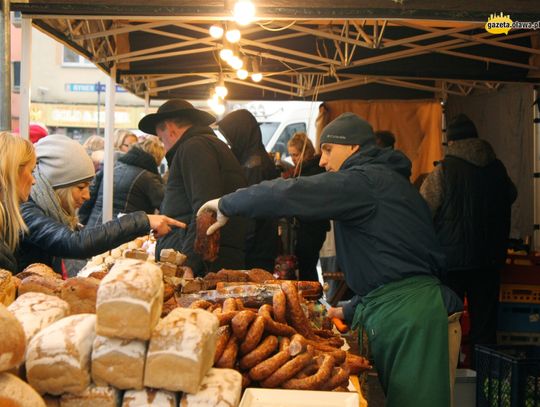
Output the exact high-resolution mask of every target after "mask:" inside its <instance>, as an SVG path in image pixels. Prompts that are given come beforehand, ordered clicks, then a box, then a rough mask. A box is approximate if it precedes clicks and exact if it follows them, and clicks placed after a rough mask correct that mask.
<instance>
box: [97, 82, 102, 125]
mask: <svg viewBox="0 0 540 407" xmlns="http://www.w3.org/2000/svg"><path fill="white" fill-rule="evenodd" d="M96 86H97V128H96V134H97V135H98V136H99V133H100V127H101V126H100V124H99V111H100V110H101V82H99V81H98V83H97V85H96Z"/></svg>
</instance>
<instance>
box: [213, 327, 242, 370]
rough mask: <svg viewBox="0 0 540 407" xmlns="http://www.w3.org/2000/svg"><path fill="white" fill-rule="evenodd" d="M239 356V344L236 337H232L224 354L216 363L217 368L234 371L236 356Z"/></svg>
mask: <svg viewBox="0 0 540 407" xmlns="http://www.w3.org/2000/svg"><path fill="white" fill-rule="evenodd" d="M237 355H238V342H237V339H236V337H234V336H232V335H231V337H230V338H229V342H227V346H226V347H225V350H224V351H223V354H222V355H221V357H220V358H219V360H218V361H217V363H216V367H222V368H224V369H233V368H234V365H235V363H236V356H237Z"/></svg>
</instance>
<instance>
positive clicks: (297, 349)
mask: <svg viewBox="0 0 540 407" xmlns="http://www.w3.org/2000/svg"><path fill="white" fill-rule="evenodd" d="M305 350H306V341H305V339H304V337H303V336H302V335H299V334H295V335H293V336H292V337H291V342H290V344H289V354H290V355H291V356H296V355H299V354H300V353H302V352H304V351H305Z"/></svg>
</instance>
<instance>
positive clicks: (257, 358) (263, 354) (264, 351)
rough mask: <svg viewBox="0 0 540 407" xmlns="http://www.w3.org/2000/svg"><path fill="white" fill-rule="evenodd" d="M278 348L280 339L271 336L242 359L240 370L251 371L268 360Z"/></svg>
mask: <svg viewBox="0 0 540 407" xmlns="http://www.w3.org/2000/svg"><path fill="white" fill-rule="evenodd" d="M277 347H278V339H277V337H275V336H274V335H269V336H267V337H266V338H264V340H263V341H262V342H261V343H260V345H259V346H257V347H256V348H255V349H253V350H252V351H251V352H249V353H248V354H247V355H245V356H244V357H243V358H242V359H240V368H241V369H243V370H248V369H251V368H252V367H253V366H255V365H257V364H259V363H261V362H262V361H263V360H265V359H267V358H268V357H269V356H270V355H271V354H272V353H274V352H275V351H276V349H277Z"/></svg>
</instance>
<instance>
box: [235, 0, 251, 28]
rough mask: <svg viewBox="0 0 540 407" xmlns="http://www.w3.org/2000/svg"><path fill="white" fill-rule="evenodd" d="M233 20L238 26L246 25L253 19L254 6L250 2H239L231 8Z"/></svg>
mask: <svg viewBox="0 0 540 407" xmlns="http://www.w3.org/2000/svg"><path fill="white" fill-rule="evenodd" d="M233 16H234V20H235V21H236V22H237V23H238V24H240V25H247V24H249V23H251V22H253V20H254V19H255V5H254V4H253V3H252V2H251V1H250V0H239V1H237V2H236V4H235V5H234V8H233Z"/></svg>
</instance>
